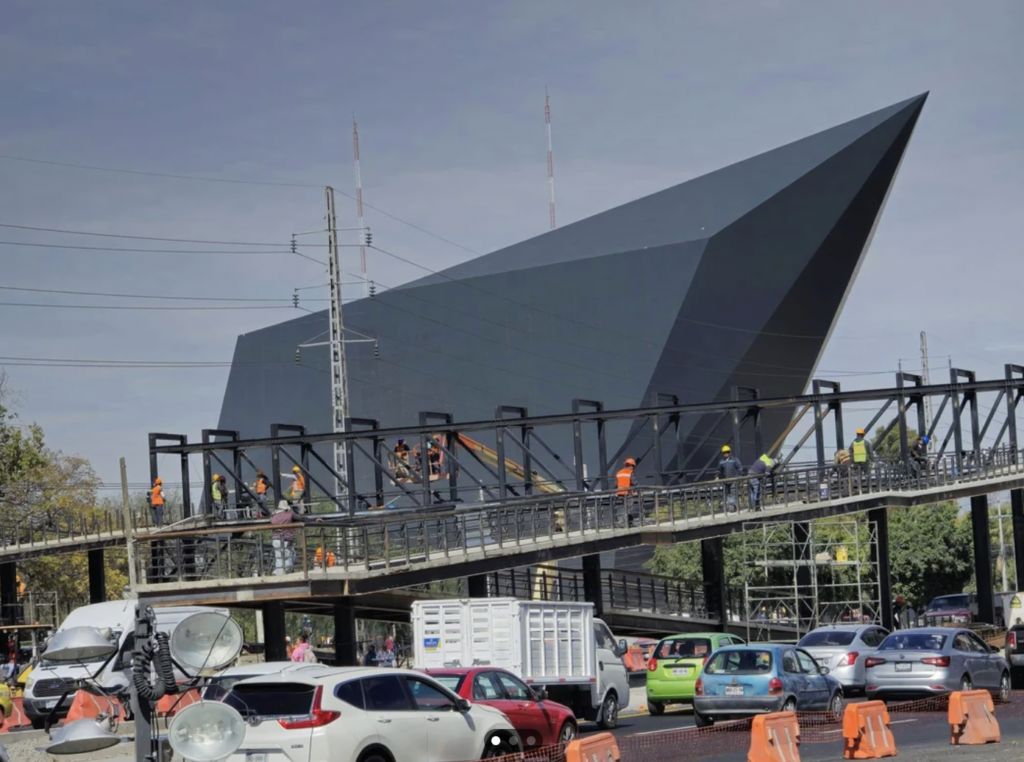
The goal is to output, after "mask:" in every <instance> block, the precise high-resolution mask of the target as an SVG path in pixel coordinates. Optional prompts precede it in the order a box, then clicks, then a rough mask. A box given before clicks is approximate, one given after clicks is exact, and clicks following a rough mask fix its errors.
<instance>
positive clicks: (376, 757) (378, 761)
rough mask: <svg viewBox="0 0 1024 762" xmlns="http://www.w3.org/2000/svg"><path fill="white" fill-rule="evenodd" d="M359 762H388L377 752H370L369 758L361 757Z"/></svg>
mask: <svg viewBox="0 0 1024 762" xmlns="http://www.w3.org/2000/svg"><path fill="white" fill-rule="evenodd" d="M359 762H388V760H387V759H386V758H385V757H384V755H382V754H379V753H378V752H372V753H371V754H370V756H368V757H363V758H362V759H361V760H359Z"/></svg>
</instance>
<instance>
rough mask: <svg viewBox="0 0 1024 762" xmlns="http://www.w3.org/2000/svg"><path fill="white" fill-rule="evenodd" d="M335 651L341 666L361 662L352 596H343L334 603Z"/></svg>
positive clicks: (338, 664)
mask: <svg viewBox="0 0 1024 762" xmlns="http://www.w3.org/2000/svg"><path fill="white" fill-rule="evenodd" d="M334 653H335V657H336V658H337V666H339V667H355V666H357V665H358V664H359V647H358V643H357V642H356V610H355V607H354V606H353V605H352V599H351V598H342V599H340V600H339V601H338V602H337V603H335V604H334Z"/></svg>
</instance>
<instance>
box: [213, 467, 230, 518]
mask: <svg viewBox="0 0 1024 762" xmlns="http://www.w3.org/2000/svg"><path fill="white" fill-rule="evenodd" d="M210 497H211V498H213V513H214V515H215V516H216V517H217V518H219V519H223V518H226V511H227V507H228V480H227V478H226V477H225V476H224V475H223V474H214V475H213V484H212V485H211V486H210Z"/></svg>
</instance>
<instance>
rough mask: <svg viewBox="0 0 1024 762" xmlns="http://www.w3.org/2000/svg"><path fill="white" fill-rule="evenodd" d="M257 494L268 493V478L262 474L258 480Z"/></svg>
mask: <svg viewBox="0 0 1024 762" xmlns="http://www.w3.org/2000/svg"><path fill="white" fill-rule="evenodd" d="M256 494H257V495H265V494H267V480H266V479H265V478H263V477H262V476H261V477H260V478H259V479H257V480H256Z"/></svg>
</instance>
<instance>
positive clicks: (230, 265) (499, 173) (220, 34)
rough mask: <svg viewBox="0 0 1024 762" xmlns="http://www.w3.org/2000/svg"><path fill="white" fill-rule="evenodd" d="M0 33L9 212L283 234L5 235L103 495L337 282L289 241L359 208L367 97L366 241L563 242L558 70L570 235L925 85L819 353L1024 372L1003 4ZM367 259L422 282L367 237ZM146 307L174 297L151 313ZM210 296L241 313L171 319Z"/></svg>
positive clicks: (275, 9) (453, 16)
mask: <svg viewBox="0 0 1024 762" xmlns="http://www.w3.org/2000/svg"><path fill="white" fill-rule="evenodd" d="M0 21H2V23H0V93H2V99H3V100H2V102H3V109H2V111H0V120H2V122H0V124H2V129H0V225H7V226H10V225H20V226H28V227H36V228H48V229H56V230H69V231H82V232H91V233H103V234H114V235H120V236H148V237H163V238H179V239H189V240H198V241H228V242H248V243H260V244H264V245H261V246H252V245H240V246H225V245H220V244H217V245H214V244H191V243H168V242H161V241H146V240H135V239H130V238H129V239H124V238H110V237H101V236H86V235H71V234H65V233H51V232H43V231H39V230H26V229H22V228H16V227H2V226H0V287H3V288H2V289H0V367H2V368H4V369H5V370H6V372H7V374H8V375H9V377H10V383H11V384H12V386H13V387H15V388H16V389H17V390H18V397H19V400H20V413H21V416H22V418H23V419H24V420H33V421H36V422H38V423H39V424H41V425H42V426H43V427H44V428H45V430H46V434H47V439H48V442H49V444H50V445H51V446H52V447H55V448H57V449H60V450H62V451H64V452H66V453H69V454H77V455H81V456H83V457H86V458H89V459H90V460H91V461H92V463H93V465H94V467H95V468H96V470H97V472H98V473H99V475H100V477H101V478H102V479H104V480H105V481H108V482H111V483H113V482H116V480H117V479H118V459H119V458H120V457H125V458H126V459H127V461H128V472H129V479H130V481H132V482H141V481H145V479H146V478H147V472H148V466H147V459H146V447H147V441H146V435H147V433H148V432H150V431H170V432H181V433H187V434H189V436H190V438H193V439H195V438H197V437H198V433H199V430H200V429H202V428H211V427H214V426H215V425H216V422H217V418H218V415H219V411H220V404H221V399H222V396H223V391H224V386H225V382H226V380H227V374H228V368H227V364H228V363H230V361H231V358H232V353H233V351H234V345H235V340H236V338H237V336H238V335H239V334H241V333H244V332H247V331H251V330H254V329H257V328H261V327H264V326H267V325H271V324H273V323H276V322H280V321H282V320H285V319H288V318H291V317H295V316H297V315H298V314H300V313H299V312H297V311H296V310H295V308H293V307H292V306H291V297H292V294H293V290H294V289H295V288H297V287H305V286H317V285H318V284H322V283H323V282H324V281H325V276H324V272H323V268H322V267H320V266H319V265H317V264H316V263H314V262H311V261H309V260H306V259H302V258H299V257H295V256H293V255H291V254H289V253H288V252H287V249H288V246H287V242H288V240H289V238H290V235H291V233H293V232H299V231H311V230H317V229H321V228H322V227H323V225H324V192H323V186H324V185H327V184H331V185H333V186H335V187H336V188H337V190H338V192H339V193H340V194H345V195H339V196H338V215H339V224H341V225H351V226H354V225H355V224H356V212H355V203H354V201H353V199H352V196H353V195H354V187H355V180H354V173H353V167H352V142H351V134H352V118H353V115H355V117H356V118H357V119H358V122H359V130H360V143H361V151H362V176H363V186H364V199H365V202H366V203H367V204H368V207H367V209H366V212H365V217H366V221H367V224H368V225H369V226H370V227H371V228H372V231H373V242H374V244H376V245H378V246H380V247H381V248H383V249H385V250H387V251H390V252H393V253H394V254H398V255H400V256H401V257H403V258H405V259H408V260H410V261H412V262H416V263H419V264H420V265H422V266H423V267H426V268H429V269H431V270H438V269H441V268H443V267H447V266H450V265H453V264H456V263H459V262H461V261H464V260H466V259H469V258H472V257H475V256H477V255H478V254H482V253H486V252H489V251H492V250H495V249H498V248H501V247H503V246H506V245H509V244H512V243H515V242H517V241H520V240H522V239H524V238H528V237H530V236H533V235H536V234H539V233H542V232H544V230H546V229H547V227H548V200H547V192H548V190H547V178H546V171H547V163H546V149H547V146H546V137H545V130H544V112H543V108H544V90H545V87H547V88H548V91H549V92H550V95H551V107H552V120H553V134H554V156H555V175H556V182H555V185H556V196H557V214H558V220H559V223H560V224H565V223H568V222H571V221H575V220H579V219H582V218H585V217H587V216H590V215H591V214H594V213H597V212H600V211H602V210H605V209H608V208H610V207H612V206H615V205H618V204H621V203H623V202H626V201H629V200H632V199H635V198H637V197H639V196H642V195H645V194H647V193H652V192H655V191H658V190H661V189H664V188H666V187H669V186H671V185H675V184H677V183H680V182H683V181H685V180H687V179H690V178H692V177H696V176H699V175H701V174H704V173H706V172H709V171H711V170H714V169H717V168H719V167H721V166H724V165H727V164H730V163H732V162H735V161H739V160H742V159H744V158H747V157H749V156H751V155H754V154H756V153H760V152H762V151H765V150H769V149H771V148H774V147H776V146H778V145H781V144H784V143H787V142H790V141H793V140H796V139H799V138H801V137H804V136H806V135H809V134H811V133H814V132H817V131H819V130H822V129H826V128H828V127H831V126H833V125H835V124H838V123H841V122H844V121H847V120H849V119H853V118H855V117H857V116H860V115H862V114H864V113H867V112H870V111H873V110H876V109H879V108H882V107H885V106H887V105H890V104H892V103H895V102H897V101H900V100H903V99H906V98H908V97H911V96H914V95H917V94H919V93H921V92H924V91H930V92H931V96H930V98H929V100H928V103H927V105H926V106H925V109H924V112H923V114H922V116H921V119H920V121H919V123H918V126H917V129H916V132H915V134H914V137H913V139H912V141H911V143H910V147H909V149H908V152H907V154H906V157H905V160H904V162H903V166H902V169H901V171H900V175H899V177H898V178H897V181H896V184H895V186H894V189H893V191H892V193H891V195H890V198H889V202H888V205H887V207H886V210H885V212H884V215H883V218H882V221H881V224H880V225H879V227H878V230H877V232H876V234H875V237H874V241H873V243H872V247H871V250H870V252H869V254H868V256H867V258H866V261H865V263H864V265H863V267H862V269H861V271H860V275H859V277H858V280H857V282H856V284H855V286H854V288H853V290H852V292H851V294H850V297H849V299H848V300H847V303H846V306H845V309H844V312H843V314H842V317H841V318H840V321H839V323H838V325H837V327H836V330H835V332H834V335H833V338H832V340H831V342H830V344H829V346H828V347H827V349H826V352H825V355H824V357H823V358H822V361H821V366H822V367H826V368H830V369H843V370H858V369H864V370H870V371H876V370H887V369H893V370H895V368H896V366H897V364H898V362H899V361H900V360H903V361H904V365H905V367H909V368H910V369H916V368H919V367H920V361H919V349H918V346H919V332H920V331H922V330H924V331H927V332H928V336H929V345H930V350H931V353H932V361H931V365H932V367H933V368H937V369H938V370H937V372H939V373H944V371H943V370H942V369H943V368H944V367H945V366H946V365H947V364H948V363H949V362H953V363H954V364H955V365H958V366H960V367H966V368H973V369H975V370H977V371H978V374H979V376H980V377H996V376H1001V375H1002V365H1003V363H1005V362H1017V363H1022V361H1024V339H1022V338H1021V334H1020V327H1019V317H1020V312H1019V300H1020V288H1021V285H1020V284H1021V277H1020V276H1021V275H1022V274H1024V265H1022V264H1021V260H1020V252H1019V246H1020V241H1021V240H1022V238H1024V236H1022V233H1024V215H1022V214H1021V213H1020V209H1021V207H1022V204H1024V173H1022V171H1021V170H1022V165H1024V77H1022V76H1021V73H1022V71H1024V52H1022V49H1021V46H1020V45H1019V42H1018V41H1019V39H1020V36H1021V34H1022V32H1024V4H1021V3H1019V2H1015V1H1013V0H1009V1H1006V2H1002V1H1000V0H986V1H985V2H978V3H962V2H952V1H950V2H944V1H939V0H920V1H919V0H905V1H904V2H900V3H890V2H881V1H880V0H879V1H878V2H871V1H868V2H858V3H853V2H832V1H831V0H815V1H814V2H790V1H789V0H760V1H754V0H751V1H749V2H739V1H735V2H734V1H732V0H722V1H720V2H715V3H697V2H683V1H682V0H675V1H671V2H654V1H652V0H649V1H641V2H636V3H630V4H628V5H627V4H624V3H618V2H606V1H605V0H585V1H579V2H577V1H576V0H558V1H557V2H550V1H548V2H534V1H532V0H517V1H516V2H514V3H512V2H509V3H480V2H471V1H465V2H463V1H461V0H453V1H451V2H447V1H443V0H433V1H432V2H429V3H424V2H410V1H409V0H406V2H398V1H396V0H379V1H378V2H374V3H359V4H357V3H333V2H326V1H325V2H319V1H314V0H304V1H302V2H293V3H278V2H260V1H258V0H246V2H241V1H240V0H237V1H236V0H223V1H222V2H219V3H216V4H213V3H200V2H188V1H186V2H177V3H170V2H162V3H145V4H140V3H134V2H123V3H122V2H106V1H102V0H97V2H92V3H88V4H85V3H74V4H69V3H62V4H59V5H58V4H57V3H52V2H50V3H45V2H44V3H39V2H17V1H15V2H7V3H5V4H4V8H3V10H2V11H0ZM11 157H18V158H11ZM25 159H30V160H32V161H25ZM68 165H85V166H89V167H103V168H109V169H118V170H123V171H120V172H109V171H99V170H96V169H84V168H79V167H74V166H68ZM146 173H149V174H146ZM157 175H187V176H192V177H201V178H207V180H202V181H200V180H191V179H180V178H172V177H165V176H157ZM218 181H219V182H218ZM342 235H343V236H345V239H344V240H343V242H345V243H354V242H355V240H356V238H355V235H356V234H355V233H343V234H342ZM299 240H300V241H301V242H303V243H310V244H313V243H322V242H323V241H324V238H323V237H322V236H304V237H302V238H300V239H299ZM28 244H35V245H34V246H30V245H28ZM266 244H270V245H266ZM56 245H62V246H79V247H95V248H93V249H86V248H79V249H72V248H63V249H61V248H54V246H56ZM113 248H128V249H158V250H159V251H149V252H143V251H111V250H110V249H113ZM167 250H178V251H179V252H180V250H185V251H186V252H188V253H178V252H173V251H167ZM303 251H305V252H306V253H309V254H312V255H315V254H316V253H317V252H319V253H320V254H321V255H322V250H320V249H317V248H315V247H312V246H311V247H308V248H304V249H303ZM193 252H195V253H193ZM342 261H343V265H342V266H343V268H344V269H346V270H348V271H350V272H355V271H357V270H358V268H359V261H358V250H357V249H356V248H353V247H348V248H345V249H343V251H342ZM368 272H369V275H370V277H371V278H372V279H374V280H375V281H377V282H379V283H381V284H382V285H384V286H394V285H397V284H400V283H403V282H406V281H409V280H412V279H415V278H417V277H420V276H422V275H424V274H425V270H424V269H422V268H420V267H416V266H413V265H410V264H407V263H404V262H401V261H398V260H397V259H393V258H389V257H387V256H385V255H383V254H382V253H380V252H378V251H376V250H370V251H369V252H368ZM360 288H361V287H360V286H358V285H356V286H348V287H347V291H346V295H347V296H348V297H351V298H355V297H357V296H359V295H360ZM11 289H51V290H65V291H86V292H102V293H110V294H128V295H131V298H120V297H98V296H83V295H74V294H51V293H39V292H33V291H17V290H11ZM301 294H302V297H301V298H302V305H303V306H304V307H308V308H309V309H314V310H315V309H322V308H324V307H325V306H326V302H325V301H324V300H325V299H326V297H327V292H326V290H324V289H322V288H310V289H306V290H303V291H301ZM153 296H189V297H218V298H222V299H223V298H230V299H263V300H280V301H263V302H259V303H254V302H228V301H216V302H205V301H179V300H158V299H154V298H152V297H153ZM317 300H319V301H317ZM18 305H20V306H18ZM26 305H39V306H26ZM84 305H92V306H100V307H129V308H130V309H83V308H82V307H83V306H84ZM155 306H164V307H174V308H175V309H174V310H151V309H147V310H143V309H137V308H138V307H155ZM211 306H217V307H225V306H230V307H244V308H245V309H230V310H227V309H216V310H212V309H204V310H197V309H187V310H186V309H180V308H181V307H189V308H195V307H211ZM11 358H35V359H33V360H24V359H21V360H15V359H11ZM40 360H44V361H54V362H40ZM69 360H87V361H134V362H139V361H142V362H144V363H146V364H148V365H149V367H109V366H108V367H95V366H96V365H97V363H95V362H88V363H77V364H78V365H80V367H67V366H68V364H69V363H68V361H69ZM154 363H164V364H166V365H164V366H163V367H153V364H154ZM176 363H178V364H180V363H205V364H206V365H203V366H202V367H180V366H179V367H175V364H176ZM73 364H75V363H73ZM934 372H936V371H933V373H934ZM943 377H944V376H943ZM843 383H844V388H857V387H858V386H861V387H868V386H877V385H879V384H878V377H877V376H875V377H864V378H862V379H858V378H856V377H849V378H845V377H844V379H843Z"/></svg>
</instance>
